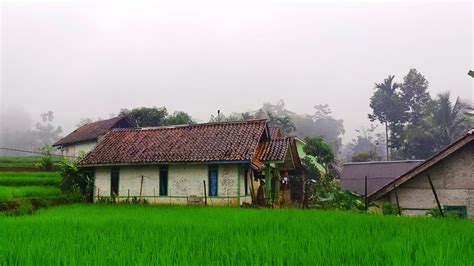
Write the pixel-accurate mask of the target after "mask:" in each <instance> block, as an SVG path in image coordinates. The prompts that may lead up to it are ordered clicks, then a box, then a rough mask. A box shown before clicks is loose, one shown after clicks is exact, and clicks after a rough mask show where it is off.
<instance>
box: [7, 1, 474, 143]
mask: <svg viewBox="0 0 474 266" xmlns="http://www.w3.org/2000/svg"><path fill="white" fill-rule="evenodd" d="M473 10H474V9H473V7H472V4H471V3H470V2H464V3H462V2H461V3H449V2H448V3H435V4H433V3H426V2H425V3H416V4H409V3H393V2H392V3H374V2H372V3H369V2H365V3H309V2H306V3H305V2H299V3H290V2H287V3H285V2H275V3H270V2H262V1H260V2H256V3H250V2H243V3H234V4H230V3H226V4H220V3H217V2H212V3H211V2H199V3H192V2H187V3H186V4H183V2H180V1H179V2H173V1H160V2H158V3H151V2H147V3H141V4H140V3H134V1H129V3H128V4H125V3H120V4H113V2H101V4H94V3H79V2H69V3H67V2H64V3H41V4H39V3H37V4H35V3H31V2H30V3H23V4H18V3H13V2H6V3H3V5H2V6H1V13H0V16H1V23H2V25H1V26H2V27H1V34H2V36H1V38H0V41H1V51H2V54H1V55H2V57H1V59H0V62H1V78H2V83H1V94H0V97H1V104H2V111H3V112H7V110H16V111H18V112H27V113H29V114H30V115H31V117H32V118H33V120H37V119H39V116H38V115H39V113H41V112H45V111H47V110H52V111H54V112H55V114H56V123H57V124H60V125H62V126H63V129H64V130H65V133H68V132H69V131H70V130H72V129H73V128H74V125H75V124H76V123H77V122H78V121H79V119H80V118H81V117H92V118H98V117H102V118H107V117H108V116H109V114H110V113H118V111H119V110H120V109H121V108H133V107H137V106H154V105H156V106H166V107H167V108H168V109H169V111H174V110H183V111H186V112H188V113H190V114H191V115H193V116H194V117H195V118H196V119H197V120H198V121H203V122H204V121H207V120H208V119H209V117H210V115H211V114H215V112H216V110H218V109H220V110H221V111H222V112H224V113H226V114H228V113H231V112H243V111H249V110H255V109H257V108H259V107H260V106H261V104H262V103H263V102H267V101H268V102H273V103H275V102H276V101H278V100H279V99H284V101H285V102H286V105H287V108H288V109H290V110H292V111H296V112H299V113H312V112H313V106H314V105H315V104H329V105H330V107H331V108H332V110H333V116H334V117H336V118H341V119H343V120H344V126H345V129H346V136H345V137H344V139H345V140H346V141H347V140H348V139H350V138H351V137H353V136H354V133H355V132H354V130H355V129H356V128H359V127H361V126H367V125H368V124H369V121H368V119H367V113H368V112H369V111H370V110H369V106H368V101H369V97H370V96H371V95H372V93H373V87H374V83H375V82H381V81H383V79H384V78H386V77H387V76H388V75H389V74H394V75H396V79H397V80H398V81H401V80H402V77H403V75H405V74H406V73H407V72H408V70H409V69H410V68H416V69H417V70H418V71H420V72H421V73H423V74H424V75H425V77H426V78H427V79H428V80H429V81H430V92H431V94H432V95H435V94H436V93H438V92H441V91H446V90H451V91H452V95H454V96H461V97H462V98H465V99H469V100H472V99H473V97H474V95H473V94H474V90H473V81H472V80H473V79H471V78H469V77H468V76H467V72H468V70H469V69H473V64H472V63H473V52H472V49H473V40H472V36H473V34H474V33H473V21H472V17H473Z"/></svg>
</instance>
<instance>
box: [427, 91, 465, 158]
mask: <svg viewBox="0 0 474 266" xmlns="http://www.w3.org/2000/svg"><path fill="white" fill-rule="evenodd" d="M467 107H468V104H467V103H464V102H462V101H461V99H460V98H459V97H458V98H456V101H455V102H454V104H453V103H452V102H451V99H450V93H449V92H446V93H440V94H438V95H437V98H436V99H435V100H434V101H433V102H432V104H431V105H430V108H429V110H428V114H429V116H428V117H427V119H426V120H427V126H426V127H427V129H428V130H429V132H430V134H431V136H433V143H434V145H435V147H434V149H435V150H440V149H441V148H443V147H445V146H447V145H449V144H450V143H451V142H453V141H454V140H455V139H457V138H459V137H460V136H462V135H463V134H464V133H465V132H466V131H467V130H468V129H469V128H470V127H471V125H470V124H469V121H467V119H466V118H465V117H464V115H463V111H464V110H465V109H466V108H467Z"/></svg>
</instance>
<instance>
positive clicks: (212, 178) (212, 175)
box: [209, 165, 218, 197]
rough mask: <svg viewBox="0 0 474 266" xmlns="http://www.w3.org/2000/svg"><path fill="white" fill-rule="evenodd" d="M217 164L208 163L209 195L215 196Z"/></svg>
mask: <svg viewBox="0 0 474 266" xmlns="http://www.w3.org/2000/svg"><path fill="white" fill-rule="evenodd" d="M217 178H218V177H217V165H209V196H211V197H216V196H217Z"/></svg>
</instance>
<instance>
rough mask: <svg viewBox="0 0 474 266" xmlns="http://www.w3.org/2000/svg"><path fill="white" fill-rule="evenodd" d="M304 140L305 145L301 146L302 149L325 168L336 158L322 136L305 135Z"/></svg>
mask: <svg viewBox="0 0 474 266" xmlns="http://www.w3.org/2000/svg"><path fill="white" fill-rule="evenodd" d="M305 142H306V145H305V146H304V147H303V151H304V152H305V153H306V154H308V155H312V156H314V157H315V158H316V160H317V161H318V163H320V164H322V165H323V166H324V167H326V169H327V167H328V165H329V164H330V163H332V162H333V161H334V160H335V159H336V154H335V153H334V151H333V149H332V148H331V146H330V145H329V144H327V143H326V141H324V139H323V138H322V137H306V138H305Z"/></svg>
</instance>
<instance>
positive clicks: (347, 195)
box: [309, 174, 365, 211]
mask: <svg viewBox="0 0 474 266" xmlns="http://www.w3.org/2000/svg"><path fill="white" fill-rule="evenodd" d="M313 183H314V188H313V194H312V198H311V199H310V201H309V207H312V208H319V209H333V210H359V211H362V210H364V209H365V203H364V201H363V200H362V198H361V197H360V196H359V195H357V194H354V193H352V192H350V191H345V190H342V189H341V187H340V186H339V184H338V183H337V181H336V180H335V179H334V177H332V176H331V175H329V174H328V175H324V176H322V177H321V178H319V179H318V180H315V181H314V182H313Z"/></svg>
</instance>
